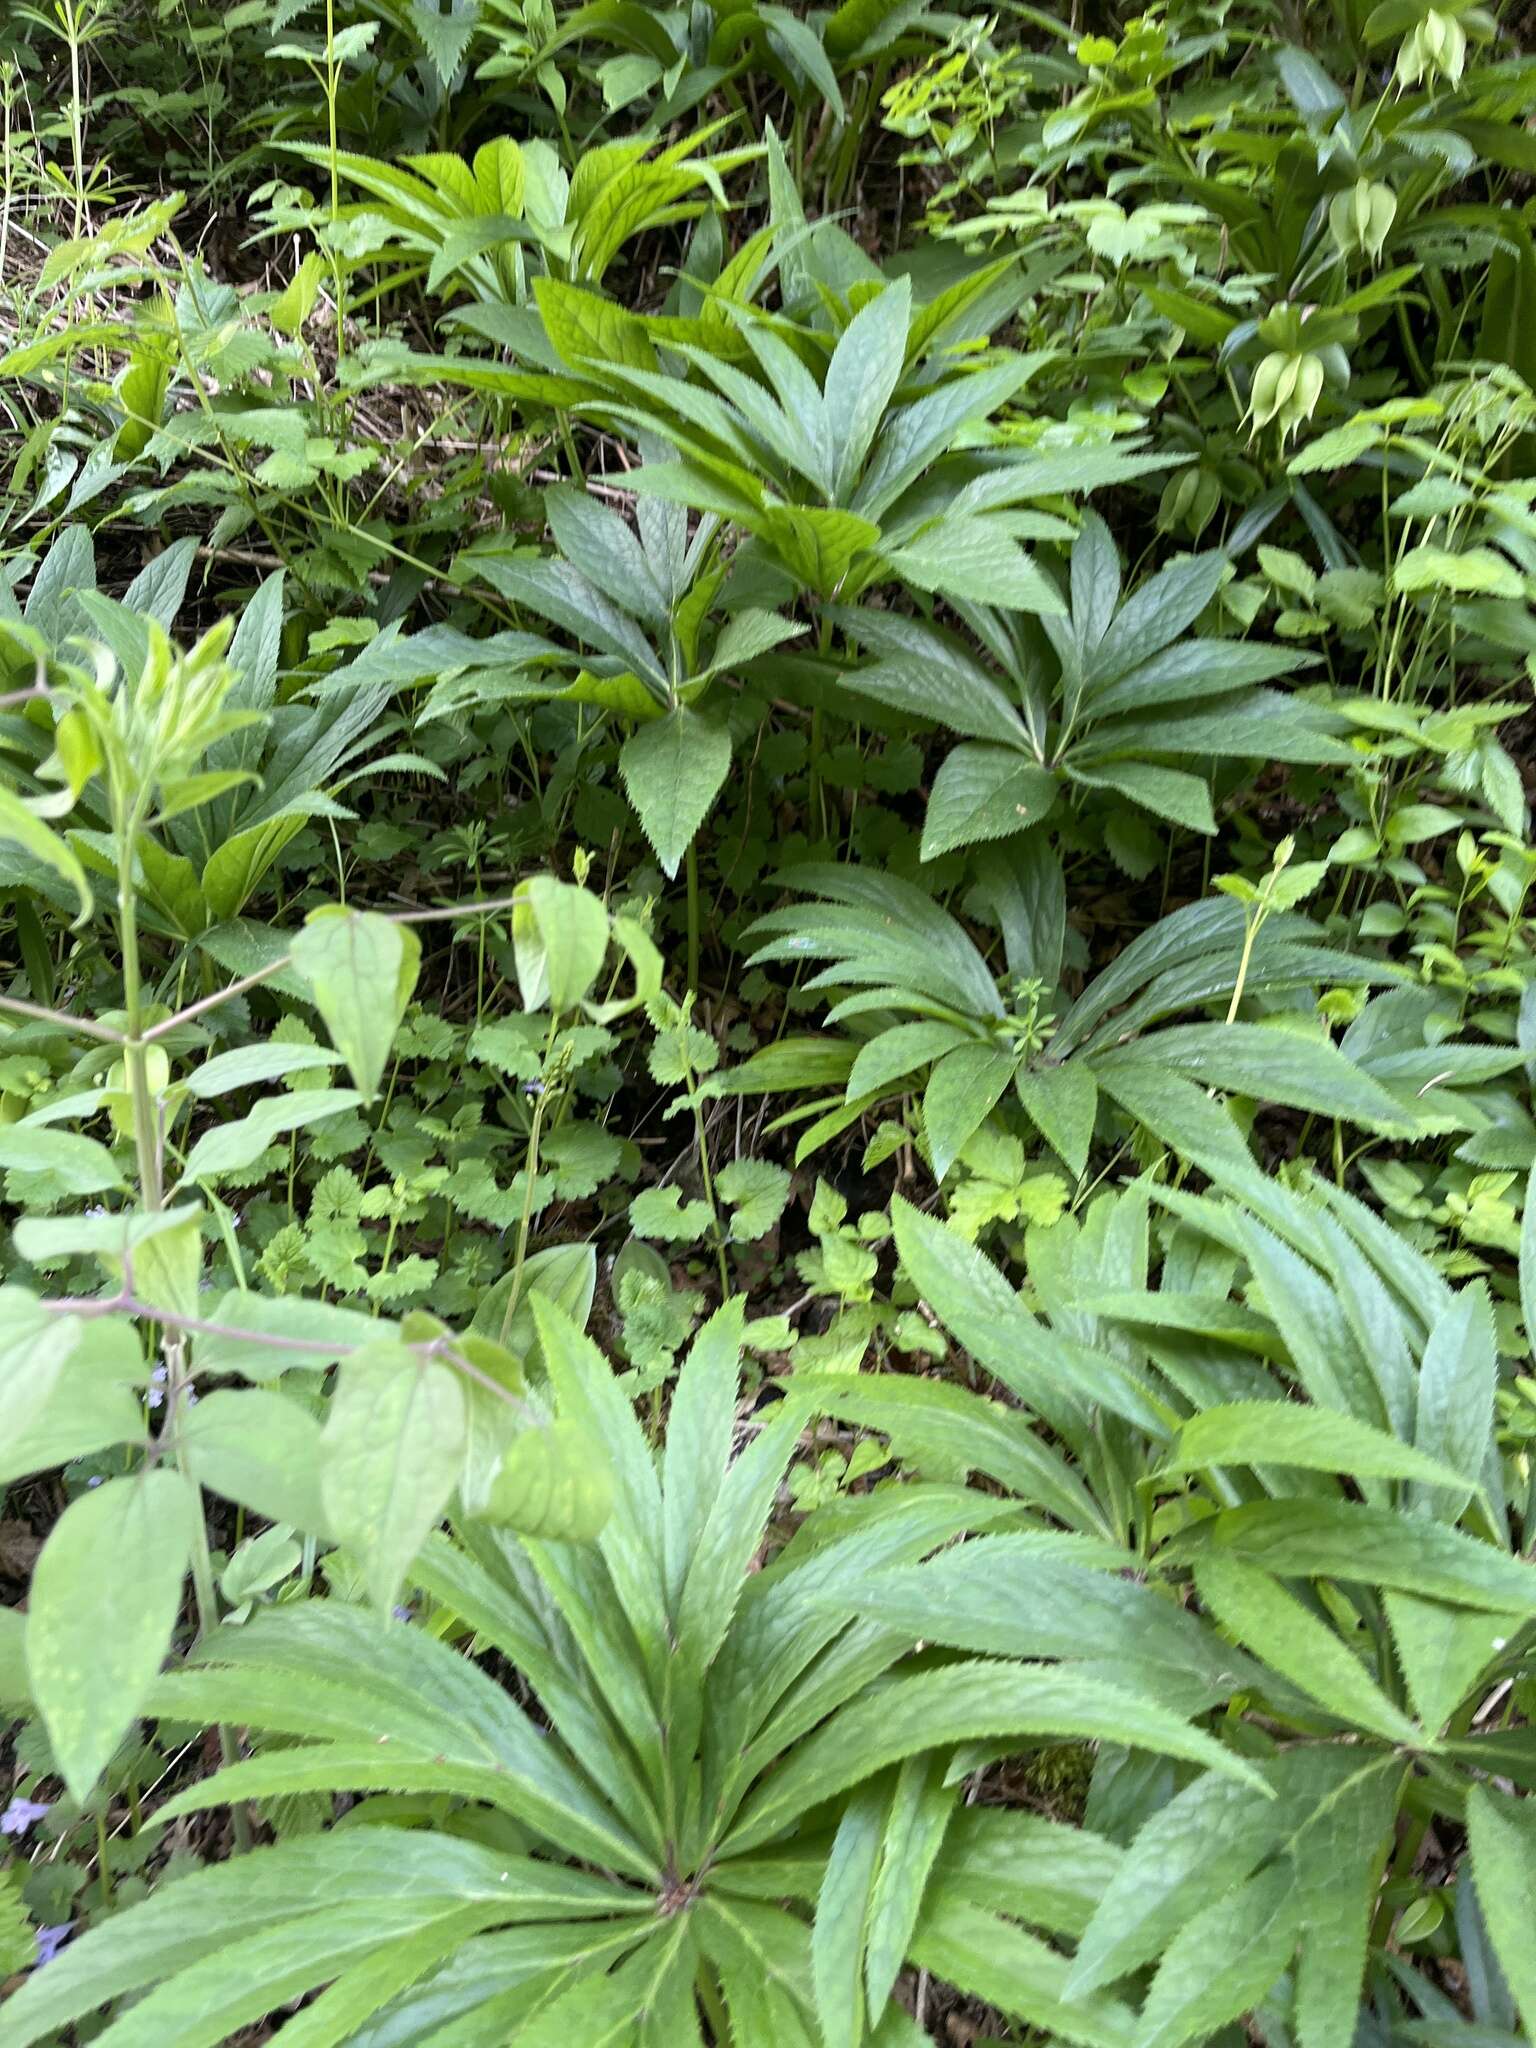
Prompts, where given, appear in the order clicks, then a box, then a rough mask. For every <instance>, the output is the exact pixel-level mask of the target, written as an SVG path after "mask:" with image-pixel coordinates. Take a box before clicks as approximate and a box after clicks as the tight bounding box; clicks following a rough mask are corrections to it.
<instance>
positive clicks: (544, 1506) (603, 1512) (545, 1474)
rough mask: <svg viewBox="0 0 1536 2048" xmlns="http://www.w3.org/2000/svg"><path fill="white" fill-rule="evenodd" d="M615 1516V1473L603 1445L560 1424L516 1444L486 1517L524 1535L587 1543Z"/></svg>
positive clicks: (524, 1433) (523, 1434)
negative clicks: (613, 1514)
mask: <svg viewBox="0 0 1536 2048" xmlns="http://www.w3.org/2000/svg"><path fill="white" fill-rule="evenodd" d="M612 1511H613V1472H612V1470H611V1468H610V1466H609V1464H608V1460H607V1457H606V1455H605V1454H604V1451H603V1447H602V1445H601V1444H600V1443H599V1442H597V1441H596V1440H595V1439H594V1438H593V1437H591V1436H589V1435H588V1434H587V1433H586V1432H585V1431H584V1430H581V1429H578V1428H576V1427H575V1426H574V1425H573V1424H571V1423H568V1422H555V1423H551V1424H549V1425H548V1426H546V1427H541V1428H533V1429H524V1430H521V1431H519V1433H518V1434H517V1435H516V1436H515V1437H514V1438H513V1439H512V1442H511V1443H510V1444H509V1445H508V1447H507V1449H506V1451H505V1453H504V1454H503V1456H502V1460H501V1469H500V1470H499V1471H498V1472H497V1474H496V1477H495V1479H494V1480H493V1481H492V1482H491V1489H490V1496H489V1499H488V1500H487V1502H486V1505H485V1507H484V1509H483V1510H482V1515H483V1517H484V1519H485V1520H486V1521H490V1522H504V1523H506V1524H507V1525H508V1527H510V1528H513V1529H516V1530H517V1531H518V1532H519V1533H520V1534H522V1535H524V1536H542V1537H545V1538H547V1539H558V1540H559V1541H561V1542H564V1543H587V1542H590V1541H591V1540H592V1538H593V1537H594V1536H596V1535H597V1534H598V1532H599V1531H600V1530H601V1528H602V1526H603V1524H604V1522H606V1521H607V1519H608V1517H609V1515H610V1514H611V1513H612Z"/></svg>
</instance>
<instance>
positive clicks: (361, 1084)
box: [292, 910, 421, 1101]
mask: <svg viewBox="0 0 1536 2048" xmlns="http://www.w3.org/2000/svg"><path fill="white" fill-rule="evenodd" d="M292 952H293V964H294V966H295V967H296V968H297V969H298V970H299V972H300V973H301V974H302V975H303V977H304V979H305V981H306V982H307V983H308V984H309V988H310V991H311V993H312V995H313V996H314V1000H315V1007H316V1008H317V1009H318V1010H319V1012H320V1015H321V1017H322V1018H323V1019H324V1021H325V1028H326V1030H327V1031H328V1032H329V1033H330V1034H331V1043H332V1044H333V1045H334V1046H335V1047H336V1050H337V1051H338V1052H339V1053H340V1054H341V1056H342V1058H343V1059H344V1060H345V1061H346V1063H347V1066H348V1068H349V1069H350V1070H351V1074H352V1079H353V1080H354V1081H355V1082H356V1084H357V1086H358V1089H359V1090H360V1091H361V1093H362V1094H363V1095H364V1096H365V1097H366V1098H367V1099H368V1100H370V1101H371V1100H372V1099H373V1097H374V1096H375V1095H376V1094H377V1093H378V1089H379V1083H380V1081H381V1080H382V1079H383V1077H384V1068H385V1065H386V1064H387V1062H388V1059H389V1049H390V1047H391V1045H392V1044H393V1043H394V1038H395V1032H396V1030H397V1029H398V1027H399V1023H400V1019H401V1018H402V1017H403V1016H404V1015H405V1006H406V1004H407V1003H408V1002H409V1001H410V999H411V991H412V989H414V988H415V986H416V975H417V971H418V969H419V967H420V965H421V941H420V940H419V939H418V938H417V936H416V934H415V932H414V931H412V929H411V927H410V926H409V925H404V924H396V923H395V922H394V921H393V920H392V919H390V918H387V917H381V916H379V914H378V913H377V912H376V911H371V910H365V911H357V910H342V911H317V912H315V913H314V914H313V915H312V916H311V918H310V921H309V922H308V923H307V924H306V925H305V927H304V929H303V931H301V932H300V933H299V935H298V937H297V938H296V939H295V940H294V942H293V948H292Z"/></svg>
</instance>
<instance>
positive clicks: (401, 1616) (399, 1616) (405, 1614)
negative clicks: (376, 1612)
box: [390, 1607, 413, 1621]
mask: <svg viewBox="0 0 1536 2048" xmlns="http://www.w3.org/2000/svg"><path fill="white" fill-rule="evenodd" d="M390 1613H391V1614H392V1615H393V1616H394V1618H395V1620H396V1621H410V1620H412V1619H413V1616H412V1614H411V1610H410V1608H409V1607H392V1608H391V1609H390Z"/></svg>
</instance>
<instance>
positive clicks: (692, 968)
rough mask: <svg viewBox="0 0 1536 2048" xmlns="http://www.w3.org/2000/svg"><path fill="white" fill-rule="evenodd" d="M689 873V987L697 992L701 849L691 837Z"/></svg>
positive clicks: (688, 859) (692, 991)
mask: <svg viewBox="0 0 1536 2048" xmlns="http://www.w3.org/2000/svg"><path fill="white" fill-rule="evenodd" d="M686 864H687V873H688V987H689V990H690V992H691V993H693V994H695V995H696V994H697V993H698V987H699V850H698V846H697V843H696V842H695V841H694V840H692V839H690V840H689V842H688V854H687V863H686Z"/></svg>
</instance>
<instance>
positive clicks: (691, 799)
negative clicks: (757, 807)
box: [619, 706, 731, 875]
mask: <svg viewBox="0 0 1536 2048" xmlns="http://www.w3.org/2000/svg"><path fill="white" fill-rule="evenodd" d="M730 765H731V735H730V733H729V731H728V730H727V729H726V727H725V726H723V725H718V724H716V723H715V721H714V720H713V719H710V718H706V717H705V716H704V715H703V713H702V712H698V711H690V710H689V709H687V707H686V706H685V707H683V708H682V709H680V710H677V711H673V712H669V713H668V715H667V716H666V717H665V718H658V719H654V720H652V722H651V723H650V724H649V725H642V726H641V727H640V728H639V729H638V730H637V731H636V732H634V733H632V734H631V735H630V737H629V738H628V739H627V740H626V741H625V742H624V745H623V747H622V748H621V750H620V753H619V772H620V774H621V775H622V776H623V777H624V787H625V788H626V789H627V790H628V791H629V800H630V802H631V803H632V804H633V805H634V807H635V813H636V815H637V817H638V818H639V820H640V823H641V826H642V828H643V829H644V832H645V836H646V838H647V839H649V841H650V842H651V844H652V846H654V847H655V849H656V858H657V859H658V860H659V861H660V862H661V865H662V868H663V869H664V871H665V872H666V873H667V874H668V875H675V874H676V873H677V871H678V868H679V867H680V866H681V864H682V859H683V855H684V854H685V853H686V852H687V851H688V848H689V846H690V845H691V844H692V842H693V836H694V834H695V833H696V832H697V831H698V829H699V827H700V825H702V824H703V822H704V820H705V818H706V817H707V816H708V815H709V807H710V805H711V804H712V803H713V802H714V800H715V798H716V797H717V796H718V795H719V794H720V788H721V785H722V784H723V783H724V781H725V778H726V774H727V772H728V771H729V769H730Z"/></svg>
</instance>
